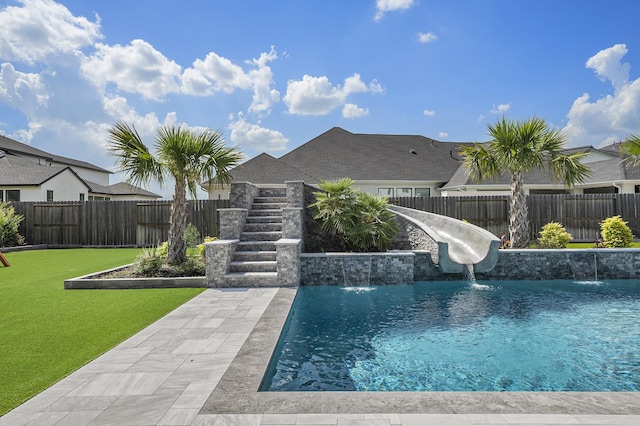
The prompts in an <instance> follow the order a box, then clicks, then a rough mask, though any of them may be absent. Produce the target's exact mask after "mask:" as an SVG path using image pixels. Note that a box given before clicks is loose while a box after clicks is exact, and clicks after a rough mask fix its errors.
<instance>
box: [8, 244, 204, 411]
mask: <svg viewBox="0 0 640 426" xmlns="http://www.w3.org/2000/svg"><path fill="white" fill-rule="evenodd" d="M138 253H140V250H139V249H65V250H41V251H22V252H12V253H5V256H6V258H7V260H8V261H9V262H10V263H11V267H9V268H3V267H2V264H0V415H2V414H5V413H6V412H7V411H9V410H11V409H12V408H14V407H16V406H18V405H19V404H21V403H22V402H24V401H25V400H27V399H28V398H30V397H32V396H33V395H35V394H37V393H38V392H40V391H42V390H43V389H46V388H47V387H49V386H51V385H52V384H54V383H55V382H57V381H58V380H60V379H62V378H63V377H65V376H67V375H68V374H70V373H71V372H73V371H75V370H77V369H78V368H79V367H81V366H83V365H84V364H86V363H87V362H89V361H91V360H92V359H94V358H96V357H97V356H98V355H100V354H102V353H104V352H106V351H107V350H109V349H111V348H113V347H114V346H116V345H117V344H118V343H120V342H122V341H123V340H125V339H126V338H128V337H129V336H132V335H133V334H135V333H136V332H138V331H139V330H141V329H142V328H144V327H145V326H147V325H149V324H151V323H153V322H154V321H156V320H157V319H158V318H160V317H162V316H163V315H165V314H166V313H168V312H170V311H172V310H173V309H175V308H176V307H177V306H179V305H181V304H183V303H184V302H186V301H188V300H189V299H191V298H193V297H194V296H196V295H197V294H199V293H200V292H202V291H203V290H202V289H193V288H185V289H149V290H64V287H63V281H64V279H66V278H73V277H77V276H80V275H85V274H88V273H91V272H97V271H101V270H104V269H108V268H111V267H114V266H119V265H123V264H126V263H131V262H132V261H133V259H134V258H135V257H136V255H137V254H138Z"/></svg>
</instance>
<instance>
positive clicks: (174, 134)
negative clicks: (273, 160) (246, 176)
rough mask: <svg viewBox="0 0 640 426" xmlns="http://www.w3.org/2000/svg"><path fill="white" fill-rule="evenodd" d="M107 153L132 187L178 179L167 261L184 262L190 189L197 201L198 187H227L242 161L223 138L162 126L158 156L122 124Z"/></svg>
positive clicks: (212, 133)
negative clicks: (212, 184) (206, 184)
mask: <svg viewBox="0 0 640 426" xmlns="http://www.w3.org/2000/svg"><path fill="white" fill-rule="evenodd" d="M108 142H109V152H110V154H111V155H112V156H114V157H116V165H117V166H118V168H119V170H120V171H122V172H124V173H125V176H126V179H127V181H128V182H130V183H131V184H133V185H139V184H141V183H148V182H150V181H157V182H158V183H159V184H160V185H163V184H164V183H165V181H166V180H167V179H168V178H172V179H173V180H174V184H175V189H174V194H173V200H172V202H171V219H170V226H169V247H168V251H167V261H168V262H169V263H180V262H182V261H184V260H185V257H186V253H187V245H186V241H185V238H184V231H185V229H186V227H187V190H188V191H189V192H190V193H191V194H192V195H193V196H194V197H195V196H196V190H197V187H198V183H199V182H201V181H202V180H204V179H206V180H213V181H214V182H215V183H220V184H224V183H229V182H230V181H231V175H230V174H229V171H230V169H231V168H233V167H234V166H236V165H237V164H238V162H239V161H240V159H241V158H242V156H241V154H240V152H239V151H237V150H236V149H235V148H228V147H226V146H225V143H224V140H223V139H222V134H221V133H220V132H217V131H212V130H209V129H206V130H203V131H199V132H198V131H194V130H189V129H185V128H183V127H175V126H161V127H160V128H158V130H157V132H156V137H155V151H156V153H155V154H152V153H151V152H150V151H149V148H148V147H147V146H146V145H145V144H144V143H143V142H142V139H141V138H140V135H139V134H138V132H137V131H136V129H135V127H134V126H132V125H131V126H130V125H129V124H127V123H125V122H123V121H118V122H117V123H116V124H115V125H114V126H113V127H112V128H111V129H109V138H108Z"/></svg>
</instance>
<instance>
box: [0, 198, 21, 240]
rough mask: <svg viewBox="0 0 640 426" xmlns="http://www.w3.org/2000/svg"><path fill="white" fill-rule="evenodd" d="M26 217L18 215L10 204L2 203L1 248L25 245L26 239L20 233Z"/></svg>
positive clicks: (0, 204) (0, 218)
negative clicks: (21, 224)
mask: <svg viewBox="0 0 640 426" xmlns="http://www.w3.org/2000/svg"><path fill="white" fill-rule="evenodd" d="M23 220H24V216H22V215H19V214H16V212H15V210H14V209H13V206H12V205H11V204H10V203H8V202H7V203H0V247H13V246H20V245H23V244H24V237H23V236H22V235H20V234H19V233H18V227H19V226H20V222H22V221H23Z"/></svg>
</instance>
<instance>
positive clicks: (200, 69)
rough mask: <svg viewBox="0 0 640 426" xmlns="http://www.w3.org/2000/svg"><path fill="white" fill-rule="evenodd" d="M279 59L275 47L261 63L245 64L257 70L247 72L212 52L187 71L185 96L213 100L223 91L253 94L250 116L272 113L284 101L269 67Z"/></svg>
mask: <svg viewBox="0 0 640 426" xmlns="http://www.w3.org/2000/svg"><path fill="white" fill-rule="evenodd" d="M277 58H278V54H277V52H276V51H275V49H274V48H273V47H271V51H270V52H268V53H267V52H263V53H261V54H260V57H259V58H258V59H252V60H251V61H246V62H245V63H247V64H249V65H251V66H252V67H254V69H252V70H249V71H248V72H245V71H244V70H243V69H242V67H240V66H239V65H236V64H234V63H233V62H232V61H231V60H230V59H227V58H224V57H222V56H219V55H218V54H216V53H214V52H210V53H209V54H207V56H206V57H205V59H204V61H203V60H201V59H196V60H195V61H194V62H193V67H192V68H187V69H186V70H185V71H184V73H183V75H182V92H183V93H186V94H189V95H195V96H210V95H212V94H213V93H214V92H218V91H222V92H224V93H227V94H230V93H233V92H235V91H236V90H238V89H239V90H248V89H252V90H253V100H252V102H251V105H250V106H249V108H248V110H249V111H250V112H257V113H260V112H268V111H269V110H270V108H271V106H272V105H273V104H274V103H276V102H278V101H279V100H280V92H278V91H277V90H275V89H272V87H271V86H272V85H273V84H274V81H273V72H272V70H271V67H269V66H268V64H269V63H270V62H272V61H274V60H276V59H277Z"/></svg>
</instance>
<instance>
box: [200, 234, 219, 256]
mask: <svg viewBox="0 0 640 426" xmlns="http://www.w3.org/2000/svg"><path fill="white" fill-rule="evenodd" d="M217 239H218V238H217V237H204V242H203V243H202V244H198V246H197V247H196V249H197V253H198V255H199V256H200V257H201V258H203V259H204V258H205V257H206V255H207V248H206V246H205V245H204V243H210V242H211V241H215V240H217Z"/></svg>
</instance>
